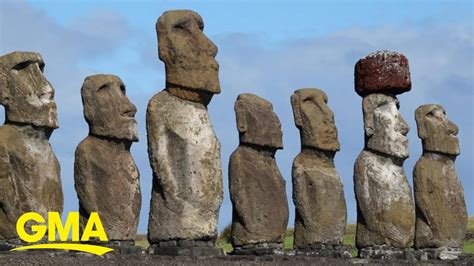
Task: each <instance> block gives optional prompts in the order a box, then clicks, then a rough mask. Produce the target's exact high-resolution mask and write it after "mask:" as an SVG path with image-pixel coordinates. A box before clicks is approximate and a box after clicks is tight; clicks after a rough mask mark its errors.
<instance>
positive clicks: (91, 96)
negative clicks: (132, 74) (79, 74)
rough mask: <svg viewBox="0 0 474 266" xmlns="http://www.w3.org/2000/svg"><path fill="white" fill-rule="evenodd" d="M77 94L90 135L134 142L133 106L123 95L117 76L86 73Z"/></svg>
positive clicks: (134, 109) (136, 136) (135, 133)
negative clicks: (79, 94) (82, 106)
mask: <svg viewBox="0 0 474 266" xmlns="http://www.w3.org/2000/svg"><path fill="white" fill-rule="evenodd" d="M81 95H82V102H83V104H84V116H85V117H86V120H87V122H88V123H89V128H90V132H91V133H92V134H95V135H99V136H105V137H112V138H117V139H124V140H130V141H138V130H137V122H136V120H135V113H136V112H137V108H136V107H135V105H133V104H132V103H131V102H130V100H129V99H128V98H127V96H126V95H125V85H124V84H123V82H122V80H121V79H120V78H119V77H117V76H113V75H95V76H89V77H87V78H86V79H85V81H84V85H83V86H82V90H81Z"/></svg>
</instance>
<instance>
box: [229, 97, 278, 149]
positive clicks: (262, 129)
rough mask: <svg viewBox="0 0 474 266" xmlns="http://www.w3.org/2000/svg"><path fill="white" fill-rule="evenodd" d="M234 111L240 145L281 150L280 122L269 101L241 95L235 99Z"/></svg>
mask: <svg viewBox="0 0 474 266" xmlns="http://www.w3.org/2000/svg"><path fill="white" fill-rule="evenodd" d="M234 110H235V114H236V118H237V129H238V131H239V135H240V142H241V143H247V144H254V145H258V146H265V147H268V148H273V149H283V140H282V137H283V136H282V132H281V124H280V120H279V119H278V117H277V115H276V114H275V112H273V106H272V104H271V103H270V102H269V101H267V100H265V99H263V98H260V97H258V96H257V95H254V94H250V93H243V94H240V95H239V96H238V97H237V101H236V102H235V105H234Z"/></svg>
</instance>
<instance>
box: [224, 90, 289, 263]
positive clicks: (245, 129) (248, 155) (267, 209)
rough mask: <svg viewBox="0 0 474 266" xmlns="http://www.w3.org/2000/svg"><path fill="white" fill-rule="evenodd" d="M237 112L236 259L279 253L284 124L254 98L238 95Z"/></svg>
mask: <svg viewBox="0 0 474 266" xmlns="http://www.w3.org/2000/svg"><path fill="white" fill-rule="evenodd" d="M234 109H235V113H236V117H237V129H238V131H239V138H240V144H239V147H238V148H237V149H236V150H235V151H234V152H233V153H232V155H231V157H230V161H229V188H230V199H231V201H232V207H233V210H232V245H233V246H234V253H235V254H269V253H276V252H279V250H280V249H281V248H282V242H283V237H284V234H285V232H286V226H287V224H288V202H287V198H286V190H285V180H284V179H283V177H282V176H281V173H280V170H279V169H278V166H277V164H276V160H275V153H276V151H277V150H278V149H283V142H282V132H281V124H280V120H279V119H278V117H277V115H276V114H275V113H274V112H273V107H272V104H271V103H270V102H268V101H266V100H265V99H262V98H260V97H258V96H256V95H253V94H240V95H239V96H238V98H237V101H236V102H235V106H234Z"/></svg>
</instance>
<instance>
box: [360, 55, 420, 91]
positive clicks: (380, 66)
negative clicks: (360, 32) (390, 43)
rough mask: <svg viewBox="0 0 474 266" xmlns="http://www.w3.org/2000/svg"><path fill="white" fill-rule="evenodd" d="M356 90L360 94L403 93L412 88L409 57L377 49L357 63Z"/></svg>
mask: <svg viewBox="0 0 474 266" xmlns="http://www.w3.org/2000/svg"><path fill="white" fill-rule="evenodd" d="M354 77H355V79H354V80H355V91H356V92H357V94H359V95H360V96H362V97H363V96H365V95H367V94H370V93H387V94H393V95H396V94H401V93H404V92H407V91H409V90H410V89H411V80H410V70H409V68H408V60H407V58H406V57H405V56H404V55H403V54H400V53H397V52H390V51H377V52H374V53H371V54H369V55H367V56H366V57H364V58H362V59H360V60H359V61H358V62H357V63H356V65H355V72H354Z"/></svg>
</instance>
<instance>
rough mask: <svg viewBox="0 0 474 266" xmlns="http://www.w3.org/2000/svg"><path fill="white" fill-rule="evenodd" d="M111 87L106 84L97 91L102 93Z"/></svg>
mask: <svg viewBox="0 0 474 266" xmlns="http://www.w3.org/2000/svg"><path fill="white" fill-rule="evenodd" d="M108 87H109V84H104V85H102V86H100V87H99V89H97V91H102V90H104V89H107V88H108Z"/></svg>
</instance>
